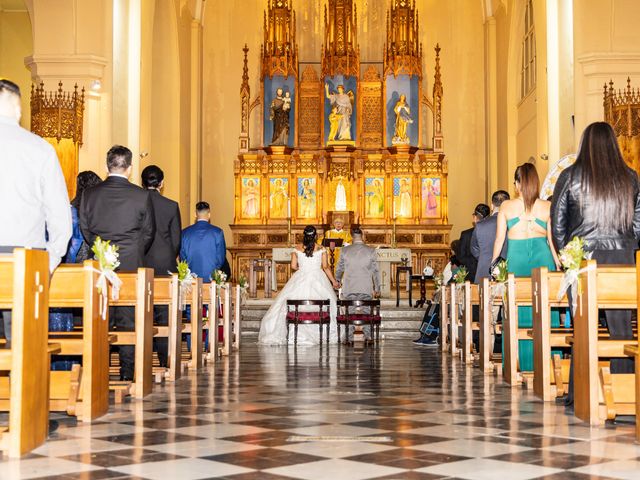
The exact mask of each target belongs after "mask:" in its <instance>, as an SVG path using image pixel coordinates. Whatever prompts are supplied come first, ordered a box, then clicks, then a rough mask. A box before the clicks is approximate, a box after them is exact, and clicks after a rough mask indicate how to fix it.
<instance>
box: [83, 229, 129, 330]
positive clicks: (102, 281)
mask: <svg viewBox="0 0 640 480" xmlns="http://www.w3.org/2000/svg"><path fill="white" fill-rule="evenodd" d="M91 251H92V252H93V254H94V258H95V260H96V261H97V262H98V268H99V270H97V272H98V273H99V274H100V276H99V277H98V281H97V282H96V288H97V289H98V293H99V294H100V295H102V312H101V313H102V319H103V320H105V319H106V318H107V305H108V303H109V302H108V301H107V300H108V298H107V290H108V288H107V282H108V283H110V284H111V298H112V299H113V300H117V299H118V297H119V296H120V287H121V286H122V280H120V279H119V278H118V274H117V273H116V272H115V270H116V268H118V267H119V266H120V260H119V257H120V254H119V253H118V246H117V245H112V244H111V242H110V241H109V240H102V238H100V237H96V239H95V241H94V242H93V245H92V246H91Z"/></svg>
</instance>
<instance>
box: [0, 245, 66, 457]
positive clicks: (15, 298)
mask: <svg viewBox="0 0 640 480" xmlns="http://www.w3.org/2000/svg"><path fill="white" fill-rule="evenodd" d="M48 302H49V256H48V254H47V252H44V251H40V250H26V249H23V248H17V249H15V250H14V252H13V255H0V308H2V309H11V310H12V325H11V335H12V341H11V346H10V347H9V348H8V347H7V346H6V345H3V348H0V370H2V371H8V372H10V375H11V380H10V386H9V389H10V391H9V392H8V393H9V394H8V395H6V396H5V395H3V397H4V398H3V399H2V400H0V406H1V407H2V408H3V409H4V410H9V427H8V429H7V428H0V450H2V451H4V452H6V453H7V454H8V455H9V456H10V457H20V456H21V455H24V454H26V453H29V452H30V451H31V450H33V449H34V448H36V447H38V446H40V445H42V444H43V443H44V442H45V440H46V439H47V434H48V429H49V378H50V376H49V362H50V355H51V354H52V353H57V352H58V351H59V349H60V347H59V346H58V345H55V344H49V345H47V344H48V339H47V334H48V332H47V330H48V328H47V325H48V324H47V318H48V313H49V305H48ZM3 393H4V392H3Z"/></svg>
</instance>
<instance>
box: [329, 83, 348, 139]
mask: <svg viewBox="0 0 640 480" xmlns="http://www.w3.org/2000/svg"><path fill="white" fill-rule="evenodd" d="M324 89H325V92H326V95H327V99H328V100H329V102H330V103H331V110H332V112H333V111H334V108H335V114H336V118H339V120H338V125H337V127H338V128H337V133H336V134H335V140H351V114H352V113H353V102H354V95H353V91H351V90H349V91H348V92H347V93H345V92H344V86H343V85H338V87H337V90H338V91H337V92H336V93H329V84H328V83H325V85H324ZM337 115H340V117H337ZM331 140H333V139H331Z"/></svg>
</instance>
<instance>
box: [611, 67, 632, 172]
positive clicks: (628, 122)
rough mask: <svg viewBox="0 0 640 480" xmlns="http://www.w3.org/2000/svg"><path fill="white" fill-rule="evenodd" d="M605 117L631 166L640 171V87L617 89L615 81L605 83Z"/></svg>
mask: <svg viewBox="0 0 640 480" xmlns="http://www.w3.org/2000/svg"><path fill="white" fill-rule="evenodd" d="M604 119H605V121H606V122H608V123H609V124H611V126H612V127H613V130H614V131H615V132H616V137H618V143H619V144H620V149H621V150H622V155H623V157H624V159H625V161H626V162H627V165H629V166H630V167H631V168H633V169H634V170H635V171H636V172H638V173H640V89H637V88H632V87H631V79H630V78H627V88H625V89H622V90H617V91H616V90H615V89H614V88H613V81H610V82H609V85H608V86H607V84H606V83H605V84H604Z"/></svg>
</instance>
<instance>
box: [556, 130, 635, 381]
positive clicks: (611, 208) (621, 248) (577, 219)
mask: <svg viewBox="0 0 640 480" xmlns="http://www.w3.org/2000/svg"><path fill="white" fill-rule="evenodd" d="M551 218H552V224H553V242H554V243H555V246H556V248H557V249H558V250H560V249H562V248H563V247H564V246H565V245H566V244H567V243H568V242H570V241H571V239H573V237H576V236H577V237H581V238H583V239H584V241H585V248H586V250H588V251H590V252H592V258H593V259H595V260H596V261H597V262H598V264H600V265H607V264H623V265H633V264H634V257H633V256H634V252H635V250H636V249H637V248H638V238H640V186H639V183H638V174H637V173H636V172H635V171H633V170H632V169H631V168H629V167H628V166H627V165H626V164H625V162H624V159H623V158H622V153H621V152H620V147H619V146H618V141H617V140H616V136H615V133H614V131H613V128H611V126H610V125H609V124H608V123H604V122H596V123H592V124H591V125H589V126H588V127H587V128H586V129H585V131H584V133H583V134H582V141H581V142H580V150H579V152H578V156H577V158H576V162H575V163H574V164H573V165H572V166H570V167H569V168H567V169H566V170H564V171H563V172H562V173H561V174H560V176H559V177H558V181H557V183H556V186H555V189H554V191H553V203H552V205H551ZM605 317H606V319H607V328H608V329H609V334H610V336H611V338H612V339H619V340H626V339H631V338H633V331H632V329H631V311H630V310H605ZM611 371H612V372H618V373H623V372H630V371H633V361H632V360H629V361H627V360H626V359H614V360H612V361H611Z"/></svg>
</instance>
